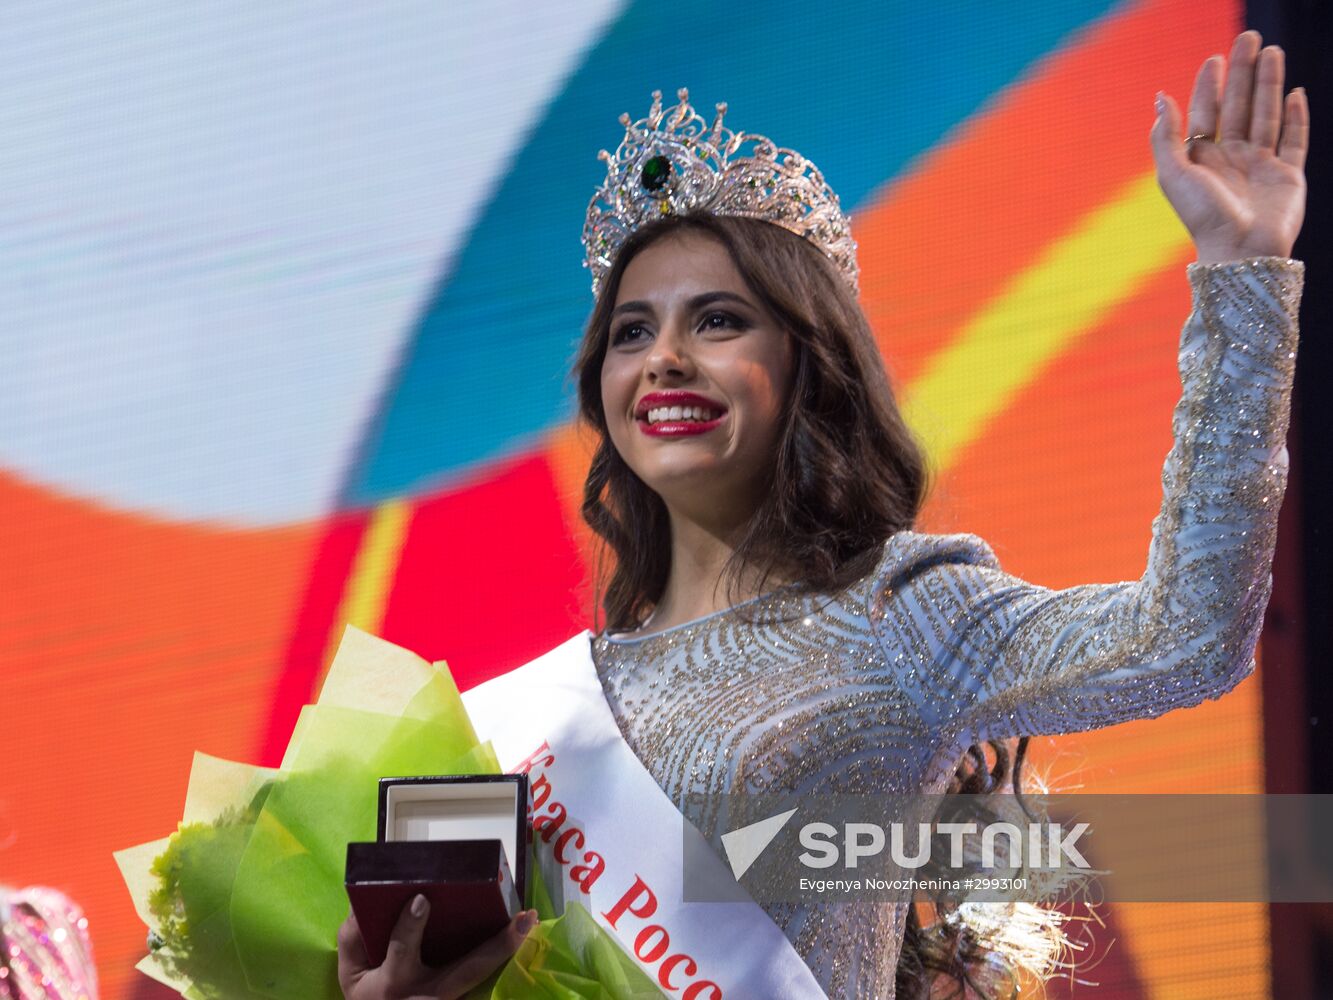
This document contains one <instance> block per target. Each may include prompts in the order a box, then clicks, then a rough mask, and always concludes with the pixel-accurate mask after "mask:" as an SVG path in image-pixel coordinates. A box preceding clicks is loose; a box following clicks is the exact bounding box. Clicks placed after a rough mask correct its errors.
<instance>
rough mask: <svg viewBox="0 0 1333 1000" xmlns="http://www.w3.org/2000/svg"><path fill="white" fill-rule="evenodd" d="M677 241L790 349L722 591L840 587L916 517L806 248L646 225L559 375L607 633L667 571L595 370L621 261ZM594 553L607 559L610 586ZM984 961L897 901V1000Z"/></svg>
mask: <svg viewBox="0 0 1333 1000" xmlns="http://www.w3.org/2000/svg"><path fill="white" fill-rule="evenodd" d="M680 234H696V235H702V236H705V237H708V238H711V239H714V240H716V241H717V242H719V243H721V244H722V245H723V246H724V247H725V248H726V250H727V252H728V253H729V254H730V255H731V258H732V260H733V261H734V262H735V264H736V268H737V270H738V271H739V272H740V274H741V276H742V277H743V278H744V280H745V282H746V285H747V286H748V287H749V289H750V291H751V292H752V293H753V294H754V295H755V296H756V297H757V298H758V300H759V301H760V302H761V303H762V304H763V305H764V306H765V307H766V308H767V310H768V312H769V313H770V315H772V316H773V317H774V318H775V319H776V320H777V321H778V323H779V324H780V325H781V326H782V328H783V329H785V330H786V331H787V333H788V334H789V336H790V337H791V340H792V345H793V348H794V352H793V382H792V390H791V392H790V393H789V396H788V399H787V401H786V404H785V407H784V410H783V414H782V426H781V432H780V436H779V441H778V446H777V453H776V456H775V460H774V462H773V464H772V466H771V470H770V472H769V482H768V483H766V484H765V485H766V487H767V488H766V489H765V490H764V491H763V492H762V494H761V495H762V497H763V499H762V500H761V502H760V504H759V506H758V507H757V508H756V509H755V511H754V513H753V514H752V515H751V516H750V518H749V520H748V522H747V523H746V524H745V526H744V528H743V529H742V531H741V532H740V537H739V540H738V541H736V542H735V544H734V547H733V548H734V551H733V553H732V555H731V557H730V558H729V559H728V561H727V564H726V566H725V567H724V570H723V574H722V575H723V578H724V579H728V580H729V581H730V584H731V585H735V584H737V583H738V582H739V581H740V575H741V572H742V571H746V572H750V571H755V572H758V573H759V574H760V575H759V584H758V592H763V590H764V584H765V582H766V581H767V580H769V579H770V577H771V575H772V574H773V573H774V572H775V571H777V570H779V569H780V568H783V567H793V568H795V569H796V570H797V571H798V572H799V584H800V586H801V587H803V588H804V589H807V590H808V591H810V592H825V593H826V592H829V591H835V590H839V589H842V588H844V587H846V586H848V585H850V584H851V583H852V582H854V581H856V580H859V579H861V578H862V577H864V576H865V575H866V574H868V573H869V572H870V571H871V570H872V569H873V567H874V566H875V564H876V562H877V561H878V559H879V557H880V555H881V553H882V550H883V546H884V543H885V542H886V541H887V540H888V539H889V538H890V537H891V536H892V535H894V534H896V533H897V532H899V531H904V530H908V529H910V528H912V527H913V526H914V525H915V523H916V519H917V517H918V515H919V513H920V511H921V507H922V505H923V504H924V503H925V499H926V496H927V494H928V492H929V488H930V481H929V470H928V468H927V465H926V458H925V454H924V452H923V450H922V448H921V446H920V444H918V442H917V441H916V439H915V438H914V436H913V435H912V433H911V431H910V430H909V429H908V427H907V424H906V423H905V421H904V420H903V418H902V414H901V413H900V412H899V409H898V404H897V401H896V399H895V396H894V392H893V388H892V385H891V384H890V380H889V376H888V372H887V371H886V370H885V367H884V360H883V358H882V357H881V355H880V352H879V348H878V346H877V344H876V343H875V338H874V335H873V333H872V332H871V329H870V324H869V322H868V321H867V320H866V317H865V313H864V312H862V310H861V307H860V305H859V304H858V303H857V301H856V298H855V296H854V295H853V293H852V292H851V290H850V289H849V288H848V286H847V284H846V282H845V280H844V279H843V277H842V275H841V274H840V273H839V271H838V270H837V269H836V268H835V267H834V266H833V264H832V263H830V261H829V260H828V259H827V258H826V257H825V256H824V255H823V254H822V253H821V252H820V251H819V250H818V249H817V248H816V247H815V246H814V245H813V244H812V243H810V242H809V241H808V240H805V239H803V238H802V237H800V236H797V235H795V234H794V233H790V232H788V231H787V230H785V229H782V228H780V227H778V226H775V225H772V224H771V223H768V222H763V221H760V220H756V219H746V218H736V217H726V216H714V215H709V214H702V213H696V214H688V215H681V216H669V217H665V218H663V219H659V220H656V221H654V222H651V223H649V224H647V225H645V226H643V227H642V228H640V229H638V230H637V231H636V232H634V233H633V234H632V235H631V236H630V237H629V239H628V240H627V241H626V242H625V244H624V246H623V247H622V248H621V250H620V252H619V254H618V255H617V257H616V259H615V262H614V264H613V265H612V267H611V268H610V270H609V272H608V273H607V274H606V275H605V277H604V278H603V280H602V283H601V288H600V292H599V294H598V296H597V302H596V305H595V306H594V308H593V311H592V315H591V317H590V318H589V320H588V324H587V328H586V330H585V333H584V337H583V341H582V344H581V346H580V348H579V351H578V355H577V358H576V359H575V362H574V365H573V371H572V375H573V377H574V378H575V379H576V380H577V384H578V398H579V414H580V417H581V418H582V420H583V421H584V422H586V423H587V424H588V425H589V426H590V427H591V428H592V429H593V430H594V431H595V432H596V434H597V436H598V443H597V448H596V451H595V453H594V455H593V458H592V462H591V465H590V468H589V470H588V478H587V480H586V481H585V483H584V488H583V501H582V508H581V510H582V514H583V518H584V520H586V521H587V523H588V524H589V526H590V527H591V528H592V530H593V531H594V532H595V533H596V535H597V536H598V537H599V538H600V539H601V540H602V541H603V543H604V546H603V548H602V550H601V552H600V554H599V558H598V560H597V589H598V592H599V594H600V596H601V600H600V601H599V602H598V603H599V604H600V606H601V609H603V610H604V611H605V616H606V621H605V627H606V628H607V629H609V630H612V631H618V630H624V629H633V628H636V627H637V626H639V625H640V624H641V623H642V622H643V621H644V619H645V618H646V617H647V615H648V613H649V612H650V611H651V610H652V608H653V606H654V605H655V603H656V602H657V601H658V600H660V598H661V596H662V593H663V591H664V590H665V587H666V583H667V576H668V574H669V572H670V569H671V565H670V561H671V544H670V542H671V535H670V523H669V521H668V517H667V509H666V505H665V503H664V502H663V501H662V498H661V497H660V496H658V495H657V494H656V493H655V492H653V490H651V489H650V488H649V487H648V486H647V485H646V484H645V483H644V482H643V481H642V480H641V479H640V478H639V477H638V476H637V475H636V474H635V473H634V472H633V470H631V469H630V467H629V466H628V465H627V464H626V463H625V461H624V459H622V458H621V456H620V454H619V452H617V451H616V449H615V447H614V445H613V444H612V442H611V438H610V436H609V434H608V432H607V424H606V413H605V411H604V410H603V407H602V392H601V372H602V363H603V360H604V358H605V357H606V351H607V345H608V341H609V337H610V325H611V313H612V310H613V309H614V308H615V302H616V296H617V292H618V289H619V286H620V280H621V277H622V275H623V274H624V272H625V268H626V267H628V265H629V263H630V261H632V260H633V259H634V258H635V256H636V255H637V254H639V253H640V252H641V251H642V250H643V249H644V248H645V247H647V246H649V245H650V244H652V243H654V242H656V241H657V240H660V239H663V238H664V237H668V236H671V235H680ZM607 549H609V550H610V553H609V554H610V555H611V556H613V557H614V566H613V568H612V569H611V571H610V573H609V579H608V578H607V577H608V574H607V572H606V557H607V555H608V553H607V551H606V550H607ZM732 593H733V591H732V590H731V589H730V588H729V589H728V594H729V595H731V594H732ZM729 603H736V602H735V601H729ZM598 625H599V627H601V626H600V622H599V623H598ZM1025 750H1026V740H1023V741H1019V743H1018V745H1017V752H1016V753H1014V752H1011V747H1010V745H1009V744H1006V743H1001V742H998V741H996V742H992V743H990V744H989V745H988V746H985V747H982V746H974V747H972V748H971V749H970V750H969V751H968V753H967V754H966V755H964V757H963V758H962V760H961V761H960V762H959V765H958V768H957V772H956V774H955V777H954V780H953V782H952V784H951V786H950V789H949V790H950V791H951V792H963V793H972V794H976V793H989V792H993V791H996V790H999V789H1001V787H1002V786H1005V785H1006V784H1008V785H1012V787H1013V789H1014V790H1015V791H1017V790H1018V789H1019V783H1020V771H1021V765H1022V759H1023V754H1024V752H1025ZM945 911H947V905H946V904H945V903H944V902H943V901H942V900H940V901H936V912H937V913H941V912H945ZM984 957H985V951H984V950H983V949H982V948H981V947H980V945H979V943H978V942H977V941H976V940H975V939H974V938H973V937H972V936H971V934H970V933H969V932H968V931H967V930H965V929H962V928H960V927H958V926H957V925H956V924H952V923H948V922H945V921H942V920H939V921H936V922H935V923H933V924H931V925H930V926H929V927H923V926H922V924H921V922H920V920H919V919H918V918H917V915H916V908H915V907H914V906H913V907H909V908H908V917H907V928H906V933H905V936H904V940H903V945H902V953H901V958H900V960H899V965H898V975H897V990H898V996H899V997H900V998H902V1000H917V998H923V1000H924V998H926V997H928V996H931V995H934V996H938V995H939V993H938V987H939V986H940V985H941V979H942V977H943V978H944V979H945V980H946V981H947V980H949V979H952V980H953V981H954V982H955V983H956V984H957V994H958V995H961V994H962V992H963V989H964V987H965V986H966V987H967V988H969V989H971V990H972V991H973V993H974V994H982V995H984V990H983V989H982V988H981V987H980V986H979V985H978V983H977V982H976V981H975V979H974V976H973V971H974V970H975V969H977V968H978V964H977V963H979V962H980V961H982V960H983V959H984ZM932 988H934V989H935V992H934V993H933V994H932Z"/></svg>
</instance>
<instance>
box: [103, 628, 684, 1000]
mask: <svg viewBox="0 0 1333 1000" xmlns="http://www.w3.org/2000/svg"><path fill="white" fill-rule="evenodd" d="M499 771H500V768H499V765H498V763H497V761H496V759H495V754H494V752H493V751H492V750H491V747H490V744H489V743H482V742H480V741H479V740H478V739H477V734H476V732H475V731H474V730H473V728H472V724H471V722H470V721H469V720H468V717H467V713H466V712H465V711H464V708H463V702H462V699H461V698H460V697H459V693H458V689H457V687H456V686H455V685H454V682H453V678H452V677H451V676H450V675H449V672H448V670H447V669H446V668H445V667H444V665H443V664H428V663H426V662H425V661H424V660H422V659H421V658H420V657H418V656H416V655H414V654H412V653H410V652H408V651H407V650H404V649H401V648H399V647H397V646H394V645H393V644H392V643H389V642H386V641H384V640H382V639H377V638H375V637H374V636H371V635H368V634H367V633H365V632H361V631H359V630H358V629H355V628H351V627H349V628H348V629H347V631H346V633H345V634H344V636H343V641H342V643H341V645H340V646H339V648H338V653H337V655H336V656H335V658H334V662H333V664H332V665H331V666H330V668H329V673H328V676H327V677H326V679H325V681H324V685H323V688H322V690H321V692H320V696H319V700H318V701H317V703H316V704H314V705H307V706H305V708H304V709H303V710H302V712H301V716H300V719H299V720H298V722H297V725H296V727H295V730H294V731H293V733H292V738H291V742H290V743H289V744H288V747H287V752H286V754H285V756H284V757H283V761H282V765H281V767H279V768H276V769H272V768H260V767H252V766H249V765H245V764H238V763H234V762H231V761H224V760H220V759H218V758H215V757H210V756H208V755H206V754H196V755H195V759H194V764H193V767H192V768H191V771H190V784H189V790H188V792H187V794H186V801H185V808H184V811H183V815H182V818H181V823H180V826H179V828H178V829H177V831H176V832H175V833H174V834H172V835H171V836H170V837H168V838H166V839H164V840H159V841H154V842H152V843H149V844H143V845H140V846H138V847H133V848H129V849H127V850H124V851H120V852H118V853H117V854H116V860H117V863H118V864H119V865H120V869H121V873H122V875H123V876H124V878H125V882H126V885H127V886H128V887H129V890H130V894H131V896H132V898H133V900H134V904H135V908H136V910H137V912H138V913H139V916H140V917H141V918H142V919H143V921H144V923H145V924H147V926H148V928H149V935H148V939H149V949H150V950H149V954H148V955H147V956H146V957H145V958H144V959H143V961H141V962H140V963H139V968H140V969H141V970H142V971H144V972H145V973H146V974H148V975H149V976H151V977H152V978H154V979H156V980H158V981H159V982H162V983H165V984H167V985H168V986H170V987H172V988H173V989H175V990H177V991H178V992H179V993H180V994H181V995H182V996H184V997H186V998H189V1000H249V998H256V1000H259V998H263V1000H320V998H330V1000H336V998H339V997H341V996H342V991H341V990H340V989H339V986H338V977H337V945H336V940H337V932H338V927H339V925H341V924H342V922H343V920H344V919H346V917H347V913H348V901H347V893H346V890H345V888H344V883H343V871H344V863H345V860H346V853H347V844H348V843H349V842H351V841H370V840H374V839H375V838H376V832H377V830H376V827H377V819H378V817H377V809H378V793H377V789H378V781H379V779H380V778H381V777H385V776H391V775H393V776H396V775H418V774H420V775H426V774H431V775H435V774H498V773H499ZM537 870H538V866H536V865H532V866H530V871H532V872H533V873H534V875H533V877H532V878H531V883H532V884H531V885H530V886H529V899H528V901H527V905H529V906H531V907H534V908H536V910H537V912H538V915H539V916H540V918H541V922H540V923H539V924H538V925H537V927H536V928H534V929H533V930H532V932H531V933H529V935H528V937H527V939H526V940H525V941H524V943H523V945H522V947H521V948H520V949H519V951H518V953H517V954H516V955H515V956H514V957H513V958H512V959H511V960H510V961H509V962H508V963H507V964H506V965H505V966H503V967H502V968H501V969H499V970H497V972H496V973H495V975H493V976H492V977H491V978H490V980H488V981H487V982H486V983H484V984H483V985H482V986H479V987H477V988H476V989H474V990H473V991H471V992H470V993H469V994H468V997H469V1000H484V998H494V1000H501V998H503V1000H526V998H551V1000H649V998H653V1000H656V998H660V997H661V996H662V995H663V994H662V993H661V991H660V990H658V989H657V987H656V986H655V985H654V984H653V982H652V980H651V979H650V978H649V977H648V976H647V975H646V974H645V973H644V972H643V971H642V970H641V969H640V968H639V966H638V965H637V964H636V963H635V962H634V961H633V959H632V958H630V957H629V956H628V955H627V954H626V953H625V952H624V950H623V949H622V948H621V946H620V945H619V943H617V942H616V941H615V939H614V938H613V937H611V935H610V934H608V933H607V932H606V931H605V930H604V929H603V928H602V927H601V926H600V925H598V924H597V923H596V921H595V920H594V919H593V918H592V916H591V915H589V914H588V912H587V911H586V910H584V909H582V908H581V907H579V906H578V905H577V904H571V905H570V906H569V907H568V908H567V909H566V911H565V912H564V914H563V915H557V914H556V913H555V911H554V907H553V906H552V904H551V900H550V897H549V896H548V894H547V892H546V890H545V887H544V886H543V885H542V884H541V881H540V877H539V876H537V875H536V872H537Z"/></svg>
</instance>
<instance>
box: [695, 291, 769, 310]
mask: <svg viewBox="0 0 1333 1000" xmlns="http://www.w3.org/2000/svg"><path fill="white" fill-rule="evenodd" d="M714 302H737V303H739V304H740V305H743V306H749V307H750V308H751V309H753V308H754V303H753V302H751V301H750V300H749V299H747V298H745V296H743V295H737V294H736V293H735V292H704V293H703V294H702V295H696V296H695V297H694V298H692V299H690V311H691V312H693V311H695V310H697V309H702V308H703V307H704V306H711V305H712V304H713V303H714Z"/></svg>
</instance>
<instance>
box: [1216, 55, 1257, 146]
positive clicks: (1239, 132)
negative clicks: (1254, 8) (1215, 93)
mask: <svg viewBox="0 0 1333 1000" xmlns="http://www.w3.org/2000/svg"><path fill="white" fill-rule="evenodd" d="M1261 42H1262V39H1260V37H1259V32H1257V31H1245V32H1242V33H1241V34H1239V35H1237V36H1236V42H1235V44H1234V45H1232V46H1231V58H1230V60H1228V64H1227V82H1226V87H1225V88H1224V89H1223V91H1222V112H1221V116H1220V118H1219V119H1218V139H1220V140H1221V141H1222V142H1226V141H1227V140H1228V139H1231V140H1237V139H1238V140H1240V141H1242V142H1244V141H1245V140H1246V139H1248V138H1249V136H1250V109H1251V105H1252V101H1253V96H1254V64H1255V63H1256V62H1257V61H1258V58H1259V47H1260V44H1261Z"/></svg>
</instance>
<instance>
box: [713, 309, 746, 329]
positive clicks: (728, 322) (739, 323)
mask: <svg viewBox="0 0 1333 1000" xmlns="http://www.w3.org/2000/svg"><path fill="white" fill-rule="evenodd" d="M744 327H745V323H744V321H743V320H741V319H740V317H738V316H733V315H732V314H731V313H725V312H711V313H709V314H708V315H707V316H705V317H704V321H703V329H705V330H727V329H734V330H741V329H744Z"/></svg>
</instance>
